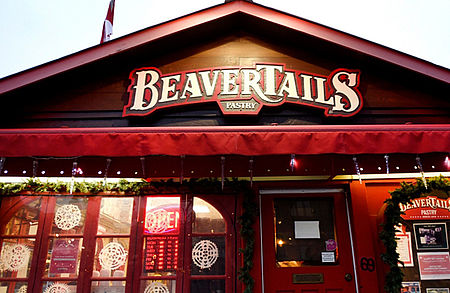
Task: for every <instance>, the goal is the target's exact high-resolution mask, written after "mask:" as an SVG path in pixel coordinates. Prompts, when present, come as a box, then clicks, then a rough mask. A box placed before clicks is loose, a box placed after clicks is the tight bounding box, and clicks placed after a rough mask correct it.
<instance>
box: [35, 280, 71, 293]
mask: <svg viewBox="0 0 450 293" xmlns="http://www.w3.org/2000/svg"><path fill="white" fill-rule="evenodd" d="M42 292H43V293H56V292H64V293H66V292H68V293H75V292H77V282H76V281H70V282H45V283H44V285H43V286H42Z"/></svg>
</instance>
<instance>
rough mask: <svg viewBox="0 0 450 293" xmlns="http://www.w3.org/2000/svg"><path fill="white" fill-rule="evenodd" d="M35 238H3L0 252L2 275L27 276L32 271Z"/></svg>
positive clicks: (0, 273)
mask: <svg viewBox="0 0 450 293" xmlns="http://www.w3.org/2000/svg"><path fill="white" fill-rule="evenodd" d="M34 243H35V240H34V239H33V238H28V239H3V243H2V250H1V253H0V268H1V270H0V276H1V277H11V278H27V277H28V275H29V273H30V267H31V260H32V258H33V248H34Z"/></svg>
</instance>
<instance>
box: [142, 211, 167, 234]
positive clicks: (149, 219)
mask: <svg viewBox="0 0 450 293" xmlns="http://www.w3.org/2000/svg"><path fill="white" fill-rule="evenodd" d="M145 223H146V228H147V229H148V232H150V233H161V232H164V231H166V230H167V227H168V226H169V217H168V213H167V211H166V210H164V209H159V210H156V211H152V212H148V213H147V214H146V215H145Z"/></svg>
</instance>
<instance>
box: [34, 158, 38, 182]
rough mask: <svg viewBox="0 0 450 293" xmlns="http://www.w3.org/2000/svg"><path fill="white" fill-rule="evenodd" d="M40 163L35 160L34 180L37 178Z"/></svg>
mask: <svg viewBox="0 0 450 293" xmlns="http://www.w3.org/2000/svg"><path fill="white" fill-rule="evenodd" d="M38 166H39V162H38V161H36V160H33V178H35V177H36V176H37V171H38Z"/></svg>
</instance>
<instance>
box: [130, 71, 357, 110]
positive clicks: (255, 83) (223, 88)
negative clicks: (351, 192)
mask: <svg viewBox="0 0 450 293" xmlns="http://www.w3.org/2000/svg"><path fill="white" fill-rule="evenodd" d="M359 77H360V72H359V70H350V69H343V68H340V69H336V70H334V71H333V72H332V73H331V74H330V75H329V76H322V75H318V74H311V73H307V72H302V71H298V70H291V69H286V68H285V65H282V64H267V63H260V64H256V65H255V66H254V67H252V68H244V67H233V68H229V67H226V68H220V67H217V68H208V69H201V70H193V71H183V72H178V73H172V74H162V73H161V71H160V70H159V69H158V68H155V67H146V68H139V69H135V70H133V71H132V72H131V73H130V81H131V84H130V86H129V87H128V93H129V100H128V104H127V105H126V106H125V107H124V109H123V116H143V115H148V114H151V113H153V112H154V111H156V110H158V109H161V108H168V107H178V106H183V105H187V104H199V103H208V102H216V103H217V104H218V105H219V107H220V109H221V110H222V113H223V114H239V115H242V114H250V115H255V114H258V113H259V111H260V110H261V108H262V106H280V105H282V104H284V103H291V104H299V105H305V106H311V107H316V108H322V109H324V110H325V115H327V116H352V115H355V114H356V113H358V112H359V111H360V110H361V108H362V104H363V101H362V97H361V93H360V92H359V90H358V86H359Z"/></svg>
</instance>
